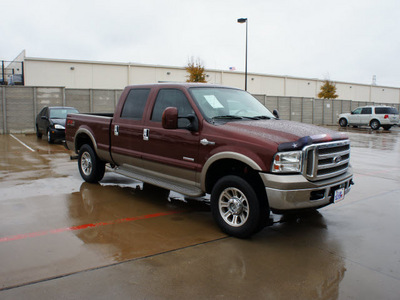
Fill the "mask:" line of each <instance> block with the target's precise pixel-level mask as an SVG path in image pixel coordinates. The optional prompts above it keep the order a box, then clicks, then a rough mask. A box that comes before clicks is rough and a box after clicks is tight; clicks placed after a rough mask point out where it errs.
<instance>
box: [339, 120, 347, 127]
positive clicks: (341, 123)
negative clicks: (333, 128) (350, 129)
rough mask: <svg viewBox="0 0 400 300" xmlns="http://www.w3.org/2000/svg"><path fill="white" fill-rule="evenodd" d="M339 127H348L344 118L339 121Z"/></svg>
mask: <svg viewBox="0 0 400 300" xmlns="http://www.w3.org/2000/svg"><path fill="white" fill-rule="evenodd" d="M339 125H340V127H346V126H347V120H346V119H344V118H342V119H340V120H339Z"/></svg>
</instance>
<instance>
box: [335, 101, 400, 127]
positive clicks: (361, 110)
mask: <svg viewBox="0 0 400 300" xmlns="http://www.w3.org/2000/svg"><path fill="white" fill-rule="evenodd" d="M338 122H339V125H340V126H341V127H346V126H348V125H353V126H371V128H372V129H373V130H377V129H379V128H380V127H383V129H385V130H389V129H390V128H391V127H392V126H393V125H398V124H399V112H398V111H397V109H396V108H394V107H391V106H362V107H358V108H356V109H355V110H353V111H352V112H351V113H345V114H340V115H339V118H338Z"/></svg>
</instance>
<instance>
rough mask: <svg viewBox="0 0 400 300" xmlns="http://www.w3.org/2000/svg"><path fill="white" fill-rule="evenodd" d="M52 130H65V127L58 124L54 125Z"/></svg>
mask: <svg viewBox="0 0 400 300" xmlns="http://www.w3.org/2000/svg"><path fill="white" fill-rule="evenodd" d="M54 128H55V129H65V127H64V126H62V125H60V124H56V125H54Z"/></svg>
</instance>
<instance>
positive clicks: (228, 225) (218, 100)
mask: <svg viewBox="0 0 400 300" xmlns="http://www.w3.org/2000/svg"><path fill="white" fill-rule="evenodd" d="M276 115H277V114H275V115H274V114H273V113H271V112H270V111H269V110H268V109H267V108H266V107H265V106H264V105H262V104H261V103H260V102H259V101H257V100H256V99H255V98H254V97H253V96H251V95H250V94H249V93H247V92H245V91H243V90H240V89H236V88H229V87H224V86H218V85H211V84H194V83H182V84H150V85H133V86H128V87H126V88H125V89H124V91H123V93H122V94H121V97H120V99H119V102H118V104H117V106H116V109H115V112H114V114H70V115H68V117H67V122H66V147H67V148H68V149H70V150H72V151H74V152H76V153H77V154H78V167H79V171H80V174H81V176H82V178H83V179H84V180H85V181H87V182H92V183H95V182H98V181H100V180H101V179H102V178H103V176H104V172H105V164H109V165H110V166H111V167H112V168H113V169H114V170H115V172H118V173H120V174H123V175H126V176H129V177H131V178H135V179H137V180H140V181H142V182H144V183H146V184H150V185H154V186H158V187H161V188H164V189H168V190H173V191H176V192H179V193H181V194H184V195H188V196H194V197H198V196H203V195H205V194H209V195H210V205H211V211H212V214H213V217H214V219H215V221H216V222H217V224H218V225H219V226H220V227H221V229H222V230H223V231H224V232H226V233H227V234H230V235H232V236H236V237H241V238H243V237H248V236H250V235H252V234H253V233H255V232H257V231H259V230H260V229H262V228H263V227H264V226H266V225H267V223H268V220H269V216H270V212H271V211H272V212H275V213H282V212H286V211H291V210H303V209H317V208H321V207H323V206H326V205H329V204H331V203H335V202H337V201H340V200H342V199H343V198H344V196H345V194H346V193H347V192H348V191H349V190H350V187H351V185H352V183H353V182H352V178H353V174H352V169H351V166H350V141H349V139H348V137H347V135H346V134H345V133H340V132H336V131H332V130H329V129H326V128H322V127H317V126H313V125H309V124H303V123H296V122H291V121H285V120H280V119H279V118H277V116H276Z"/></svg>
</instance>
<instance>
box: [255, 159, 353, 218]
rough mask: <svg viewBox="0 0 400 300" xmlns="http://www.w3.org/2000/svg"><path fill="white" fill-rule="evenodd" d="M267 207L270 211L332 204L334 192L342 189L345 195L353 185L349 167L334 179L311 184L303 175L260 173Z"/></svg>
mask: <svg viewBox="0 0 400 300" xmlns="http://www.w3.org/2000/svg"><path fill="white" fill-rule="evenodd" d="M260 175H261V178H262V180H263V182H264V185H265V190H266V193H267V197H268V202H269V206H270V208H271V210H272V211H276V212H280V211H289V210H299V209H307V208H319V207H323V206H326V205H328V204H331V203H333V194H334V191H335V190H336V189H338V188H344V189H345V194H347V193H348V192H349V191H350V188H351V185H352V184H353V181H352V179H353V173H352V169H351V167H349V169H348V171H347V172H346V173H344V174H342V175H340V176H337V177H335V178H330V179H327V180H321V181H317V182H312V181H309V180H307V179H306V178H305V177H304V176H303V175H300V174H299V175H275V174H267V173H261V174H260Z"/></svg>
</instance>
